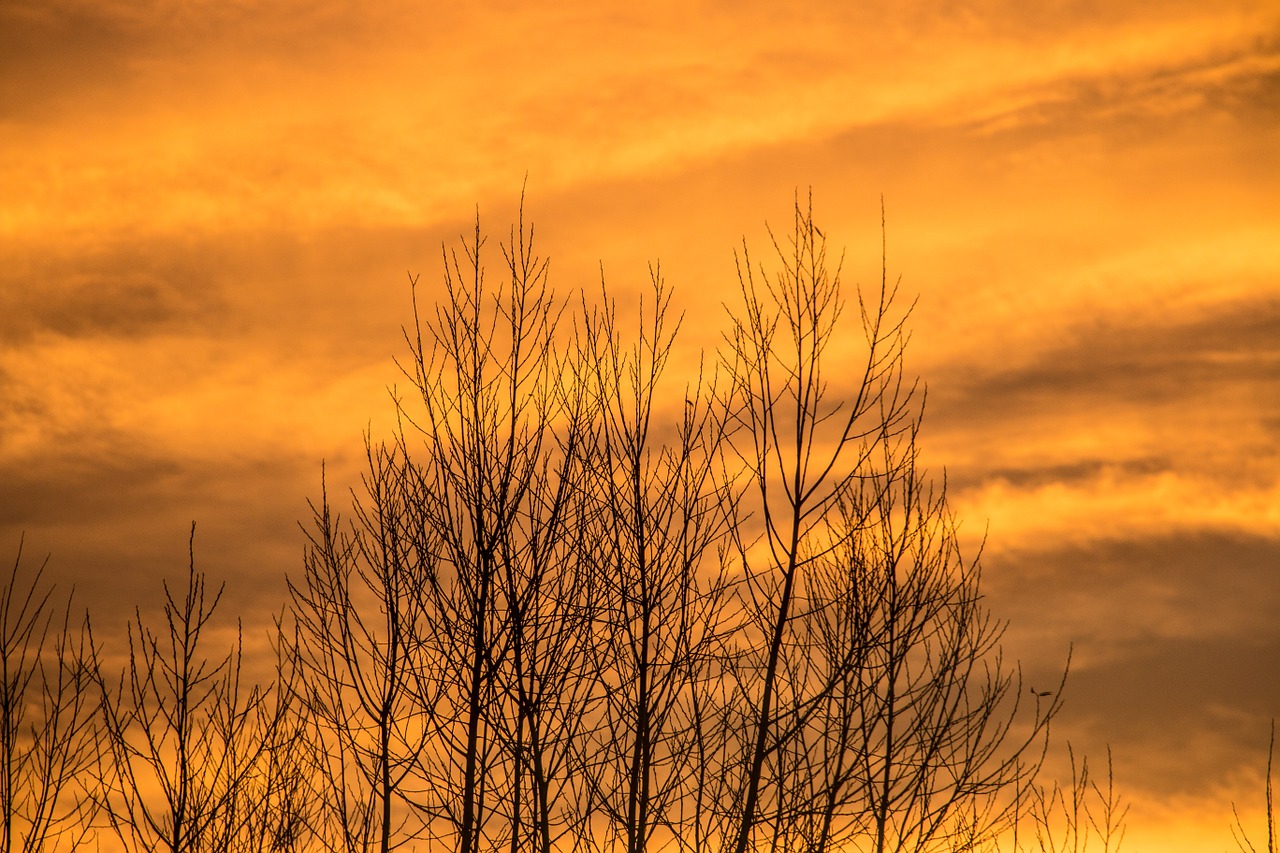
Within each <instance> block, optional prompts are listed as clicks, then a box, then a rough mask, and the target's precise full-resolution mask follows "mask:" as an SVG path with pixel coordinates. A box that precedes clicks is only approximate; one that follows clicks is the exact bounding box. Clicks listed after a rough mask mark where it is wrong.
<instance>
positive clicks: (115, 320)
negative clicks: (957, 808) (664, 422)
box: [0, 0, 1280, 853]
mask: <svg viewBox="0 0 1280 853" xmlns="http://www.w3.org/2000/svg"><path fill="white" fill-rule="evenodd" d="M522 186H526V187H527V188H526V204H525V209H526V214H527V216H528V217H530V218H531V219H532V220H533V221H534V222H535V223H536V226H537V233H538V240H539V242H540V245H541V248H542V251H543V252H544V253H545V254H546V255H548V256H550V258H551V259H552V267H551V274H552V281H553V283H554V284H555V285H556V287H557V288H558V289H560V290H561V291H562V292H566V293H567V292H571V291H573V290H575V289H577V288H584V287H585V288H588V289H591V288H594V287H596V286H598V281H599V277H600V270H601V269H603V270H604V275H605V278H606V280H607V281H608V282H609V285H610V287H611V289H612V290H613V291H614V292H615V293H617V294H618V295H619V296H620V297H623V298H625V297H626V296H627V295H628V294H635V293H638V292H639V291H640V290H641V289H642V288H643V286H644V284H645V283H646V282H647V280H648V272H647V270H648V264H649V263H651V262H658V261H660V262H661V265H662V270H663V273H664V275H665V277H666V280H667V282H668V284H670V285H671V287H672V288H673V290H674V293H675V299H674V304H675V307H676V308H678V309H680V310H682V311H684V312H685V320H684V326H683V329H682V333H681V340H680V345H681V347H682V350H681V352H682V353H683V354H684V355H683V356H682V357H683V358H684V363H686V364H692V363H694V362H695V361H696V358H697V353H698V352H699V351H700V350H701V349H704V348H705V349H707V350H708V351H710V348H714V346H715V345H716V342H717V340H718V338H719V334H720V331H721V330H722V328H723V317H724V310H723V308H722V307H721V305H722V303H724V302H726V301H730V300H732V298H733V296H734V294H735V292H736V291H735V288H736V286H737V283H736V282H737V280H736V278H735V274H734V254H733V253H734V249H735V247H739V246H741V244H742V241H743V240H744V239H745V240H746V242H747V244H748V245H750V246H752V247H756V248H758V249H759V250H760V253H761V254H762V253H763V250H764V249H765V247H766V246H767V245H768V244H767V240H768V235H767V231H766V228H765V224H766V223H767V222H769V223H774V224H775V225H780V226H783V227H785V226H786V225H787V224H788V223H789V221H790V213H791V206H792V203H793V200H794V198H795V196H796V193H797V192H799V193H800V194H801V195H805V194H807V193H808V191H809V189H810V188H812V192H813V200H814V212H815V215H816V218H817V220H818V222H819V224H820V225H821V227H822V228H823V230H824V232H825V233H826V234H827V236H828V238H829V240H830V241H831V244H832V251H839V250H840V249H841V248H843V249H844V253H845V254H844V276H845V280H846V282H848V283H850V284H851V283H854V282H862V283H864V284H873V283H874V282H876V281H878V279H879V275H880V268H881V267H880V265H881V251H880V247H881V231H880V221H881V202H882V199H883V205H884V210H885V219H886V223H887V227H886V233H885V243H886V247H887V249H886V260H887V265H888V270H889V274H890V275H891V276H893V277H900V278H901V281H902V288H903V291H904V293H909V294H911V295H912V296H918V304H917V307H916V309H915V311H914V313H913V315H912V319H911V328H912V342H911V350H910V355H909V367H910V369H911V370H912V371H913V372H914V373H916V374H918V375H919V376H920V377H921V378H922V381H923V382H924V383H925V384H926V385H927V388H928V410H927V414H926V427H925V432H924V437H923V442H924V445H925V454H926V461H927V462H928V464H929V466H930V469H931V470H932V471H934V472H935V474H936V475H937V476H939V477H940V476H941V474H942V472H944V471H945V474H946V479H947V484H948V490H949V496H950V499H951V503H952V507H953V509H954V510H955V511H956V513H957V514H958V515H959V516H960V517H961V518H962V519H963V521H964V528H963V529H964V531H965V535H966V536H968V537H969V541H970V543H971V546H972V545H975V544H976V543H977V542H978V541H979V540H981V539H982V537H983V536H984V535H985V547H984V551H983V566H984V586H985V588H986V591H987V594H988V600H989V603H990V604H991V606H992V609H993V610H994V611H995V613H996V614H997V615H998V616H1000V617H1002V618H1006V619H1008V620H1009V627H1008V630H1007V633H1006V638H1005V649H1006V654H1008V655H1010V656H1013V657H1017V658H1018V659H1020V660H1021V661H1022V664H1023V667H1024V671H1025V672H1026V674H1027V676H1028V678H1030V679H1036V678H1039V679H1041V680H1042V681H1044V682H1047V681H1048V680H1049V679H1052V678H1054V675H1055V673H1059V674H1060V670H1061V667H1062V665H1063V662H1064V661H1065V659H1066V655H1067V653H1068V649H1069V648H1070V649H1071V650H1072V658H1071V674H1070V678H1069V681H1068V688H1067V700H1066V706H1065V710H1064V711H1063V713H1062V716H1061V718H1060V720H1059V723H1058V724H1057V725H1056V727H1055V731H1054V735H1055V742H1057V743H1059V744H1065V743H1066V742H1067V741H1070V742H1071V743H1072V745H1073V747H1074V748H1075V749H1076V751H1077V752H1084V753H1087V754H1088V755H1090V757H1091V760H1092V761H1093V762H1094V763H1095V764H1096V763H1097V762H1100V761H1103V762H1104V761H1105V754H1106V749H1107V746H1108V745H1110V747H1111V750H1112V755H1113V760H1114V768H1115V776H1116V781H1117V785H1118V786H1119V787H1120V789H1121V792H1122V794H1123V795H1124V796H1125V797H1126V798H1127V799H1128V800H1129V801H1130V802H1131V803H1132V811H1131V813H1130V818H1129V834H1128V836H1127V839H1126V843H1125V849H1126V850H1130V851H1134V853H1190V851H1205V850H1223V849H1228V848H1230V847H1231V840H1230V832H1229V828H1228V827H1229V824H1230V822H1231V819H1232V818H1231V803H1232V802H1233V801H1234V802H1235V803H1236V804H1237V805H1238V806H1239V808H1240V812H1241V815H1242V817H1243V818H1244V819H1245V822H1246V824H1251V825H1252V826H1253V827H1255V828H1256V827H1260V825H1261V824H1260V823H1259V822H1258V810H1259V808H1260V806H1261V804H1262V793H1263V788H1262V771H1263V767H1264V766H1265V761H1266V743H1267V734H1268V722H1269V720H1270V719H1271V718H1274V717H1277V716H1280V619H1277V618H1276V617H1277V613H1278V612H1280V5H1277V4H1275V3H1274V2H1240V1H1239V0H1221V2H1215V3H1212V4H1209V3H1204V2H1201V0H1195V1H1194V2H1192V0H1188V2H1152V1H1151V0H1126V2H1123V3H1116V2H1101V0H1098V2H1077V1H1076V0H1052V2H1045V3H1022V2H1014V0H978V2H961V0H906V2H893V3H890V2H862V3H856V4H855V3H846V2H814V3H803V4H781V3H776V2H773V3H764V2H754V0H745V2H738V3H733V4H728V3H719V2H699V0H680V2H656V3H647V4H615V3H609V2H601V3H593V4H585V3H570V2H558V3H553V2H542V3H538V2H524V3H518V2H510V1H509V0H508V2H475V3H465V4H462V3H451V4H444V3H409V2H399V1H398V0H387V2H380V3H376V4H364V3H355V2H339V1H338V0H335V2H324V0H279V2H253V0H238V2H227V0H217V1H216V2H215V0H83V2H81V0H30V2H28V0H0V556H3V554H5V553H8V554H13V553H15V552H16V549H17V546H18V542H19V538H20V537H25V548H26V550H27V553H28V554H32V555H36V558H38V559H42V558H43V556H44V555H46V554H47V555H49V557H50V563H49V572H50V574H51V576H53V577H55V578H57V579H59V581H60V582H61V583H62V584H63V585H64V586H70V585H72V584H74V585H75V587H76V590H77V593H76V594H77V596H78V598H79V600H81V601H86V602H89V603H91V605H92V606H93V608H94V619H95V623H96V624H100V625H103V626H105V627H104V628H103V630H104V631H107V632H109V631H110V630H111V628H112V626H114V627H117V628H118V627H120V626H122V625H123V623H124V621H125V619H126V618H127V617H128V615H129V613H130V612H131V610H132V607H133V605H134V604H135V603H142V604H144V606H146V605H148V603H150V604H151V605H154V603H155V602H157V601H158V599H159V596H160V581H161V579H162V578H164V577H178V576H180V573H181V572H182V571H183V570H184V569H185V565H186V554H187V537H188V532H189V527H190V524H191V522H192V521H193V520H194V521H195V522H196V523H197V530H196V534H195V535H196V544H195V547H196V554H197V561H198V563H199V566H200V567H201V568H203V569H204V570H205V571H207V572H208V573H209V574H210V575H211V576H212V577H214V578H225V579H227V581H228V590H227V598H226V605H225V606H226V607H228V608H230V610H231V612H236V613H239V614H242V615H243V616H244V618H245V620H246V624H263V623H264V622H265V620H266V619H267V617H268V616H269V614H270V613H271V612H273V611H275V610H277V609H278V608H279V607H280V605H281V603H282V601H283V590H284V581H283V578H284V577H285V574H286V573H288V572H297V571H298V570H299V569H300V567H301V553H302V543H303V540H302V532H301V531H300V530H299V527H298V522H299V521H303V520H305V519H306V518H307V517H308V513H309V510H308V506H307V500H308V498H313V499H314V498H317V497H318V494H319V484H320V466H321V461H322V460H324V462H325V465H326V466H327V470H328V476H329V479H330V484H331V488H335V487H343V486H346V485H351V484H354V483H355V482H356V477H358V470H359V467H358V466H359V461H360V455H361V452H362V447H361V441H362V438H361V436H362V434H363V432H364V431H365V430H372V431H373V432H374V433H375V434H376V433H378V431H379V430H380V429H385V428H386V427H387V425H388V422H389V417H390V414H391V406H390V403H389V397H388V391H387V387H388V385H389V384H391V383H394V382H395V381H396V376H397V374H396V370H395V367H394V364H393V362H392V359H393V357H395V356H396V355H399V354H401V353H403V351H404V347H403V342H402V340H401V338H400V325H401V323H403V322H406V321H407V319H408V308H409V303H408V293H409V292H408V284H407V283H408V276H409V275H418V274H420V275H421V277H422V278H421V284H420V285H419V286H420V288H422V293H423V294H424V297H423V298H426V297H427V296H430V295H434V294H438V293H439V284H440V252H441V244H442V241H452V240H454V239H456V237H457V235H459V234H460V233H462V232H464V231H466V230H467V229H468V228H470V227H471V223H472V222H473V219H474V217H475V215H476V211H477V209H478V210H479V213H480V216H481V220H482V224H485V225H486V227H487V228H491V229H492V233H493V234H495V236H499V235H502V234H505V232H506V229H507V228H508V226H509V223H510V222H511V219H512V216H513V215H514V213H515V210H516V205H517V203H518V200H519V196H520V192H521V188H522ZM433 288H435V289H434V290H433ZM5 559H11V558H5ZM255 620H256V621H255ZM1052 760H1053V761H1056V762H1059V763H1058V765H1057V766H1061V764H1060V760H1061V756H1060V755H1057V757H1054V758H1053V759H1052ZM1251 822H1252V823H1251ZM1255 831H1256V830H1255Z"/></svg>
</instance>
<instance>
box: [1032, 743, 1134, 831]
mask: <svg viewBox="0 0 1280 853" xmlns="http://www.w3.org/2000/svg"><path fill="white" fill-rule="evenodd" d="M1067 759H1068V766H1069V767H1070V771H1071V779H1070V782H1069V784H1068V785H1066V786H1064V785H1060V784H1058V783H1056V782H1055V783H1054V784H1052V785H1049V786H1045V785H1035V786H1034V787H1033V788H1032V789H1031V803H1030V817H1031V820H1032V825H1033V831H1034V843H1035V845H1036V846H1035V847H1034V848H1026V849H1031V850H1036V851H1037V853H1084V851H1085V850H1088V849H1097V846H1096V845H1094V847H1093V848H1090V842H1091V841H1096V842H1098V843H1099V844H1101V845H1102V851H1103V853H1114V851H1116V850H1119V849H1120V845H1121V844H1122V843H1123V842H1124V832H1125V816H1126V814H1127V813H1128V811H1129V807H1128V805H1127V804H1125V803H1124V802H1123V801H1122V800H1121V798H1120V796H1119V794H1118V793H1117V791H1116V788H1115V776H1114V773H1113V768H1112V762H1111V750H1110V749H1108V750H1107V778H1106V781H1105V783H1099V781H1098V780H1096V779H1094V778H1093V776H1092V775H1091V774H1090V772H1089V759H1088V758H1087V757H1086V758H1081V759H1080V760H1079V761H1077V760H1076V755H1075V751H1074V750H1072V748H1071V745H1070V744H1067ZM1022 849H1023V848H1022V847H1020V846H1019V844H1018V841H1017V836H1016V835H1015V836H1014V853H1020V851H1021V850H1022Z"/></svg>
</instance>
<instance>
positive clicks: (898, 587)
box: [293, 200, 1060, 853]
mask: <svg viewBox="0 0 1280 853" xmlns="http://www.w3.org/2000/svg"><path fill="white" fill-rule="evenodd" d="M485 242H486V241H485V239H484V237H483V235H482V232H481V230H480V225H479V220H478V218H477V222H476V225H475V229H474V232H473V234H472V235H471V236H470V237H469V238H468V239H466V240H464V241H463V242H462V247H461V252H459V251H457V250H455V251H452V252H450V251H448V250H446V251H445V255H444V280H443V292H444V296H443V299H442V301H441V303H440V304H439V305H438V306H437V307H436V308H435V310H434V311H423V310H422V309H420V308H419V306H418V301H417V298H418V290H417V282H418V279H417V278H416V277H414V278H412V279H411V288H412V292H413V304H414V309H413V323H412V325H411V326H410V327H409V328H408V329H406V331H405V338H406V341H407V343H408V347H409V356H408V358H407V360H406V361H405V362H404V363H403V364H402V370H403V372H404V374H405V375H406V376H407V377H408V379H409V380H410V382H411V383H412V388H413V393H412V394H411V395H410V396H409V397H408V398H404V397H401V396H399V395H398V394H397V395H396V397H395V400H396V407H397V413H398V415H399V423H400V426H399V429H398V431H397V432H396V434H395V436H394V438H393V441H392V442H391V443H390V444H386V445H384V444H375V443H374V442H373V441H372V439H371V438H370V439H369V442H368V445H367V452H368V457H369V469H368V473H367V474H366V482H365V489H364V492H363V494H362V496H361V497H359V498H358V499H357V501H356V510H355V514H354V524H353V525H352V526H351V527H350V528H349V529H347V530H345V531H343V530H341V529H340V525H339V524H338V523H337V521H336V518H335V517H334V516H333V515H332V514H331V512H330V509H329V504H328V501H327V498H326V499H325V500H324V501H322V503H321V506H320V508H319V509H317V512H316V524H315V529H316V531H317V532H316V533H315V534H314V535H313V538H312V540H311V548H310V550H309V556H308V561H307V573H306V575H305V578H304V580H303V581H302V582H300V583H299V584H298V585H297V586H295V587H293V599H294V612H295V615H296V616H297V619H298V623H299V625H300V627H301V632H300V643H301V645H300V646H299V649H298V655H299V660H302V661H305V666H306V667H307V668H308V671H309V672H311V673H312V674H316V675H318V676H319V678H318V680H316V681H315V686H313V688H312V692H311V693H310V694H309V699H308V703H307V704H308V707H309V709H310V712H311V714H312V716H313V718H314V719H316V720H318V721H320V724H319V727H318V728H316V729H315V730H314V737H315V738H316V744H315V749H314V755H316V756H318V757H319V759H320V760H321V761H322V762H324V763H325V764H324V766H326V767H328V768H329V769H328V770H327V771H326V773H325V778H326V779H327V780H328V783H327V784H328V785H329V788H330V790H331V792H332V793H331V797H333V798H334V799H333V802H334V803H338V804H339V805H338V806H337V808H338V809H339V811H341V812H342V816H341V817H340V819H339V820H338V823H339V824H340V825H342V826H344V827H348V828H349V827H353V826H354V827H355V830H354V835H352V836H350V838H355V839H357V840H356V841H354V842H352V841H350V840H349V841H347V842H344V843H343V844H341V845H337V846H336V847H335V848H334V849H343V850H356V849H361V850H363V849H366V848H369V847H372V846H377V847H378V849H381V850H387V849H389V848H390V846H392V845H391V836H392V834H393V832H392V830H391V828H390V827H391V817H390V816H391V814H392V811H393V810H398V813H399V814H400V815H401V816H402V819H403V820H408V816H409V815H410V814H413V815H415V816H416V818H415V819H416V820H419V821H420V822H421V823H420V825H415V826H414V827H413V828H408V827H409V825H408V824H403V825H398V826H402V827H404V828H403V829H401V828H397V829H396V830H395V832H396V833H399V834H398V835H397V837H398V838H401V839H409V838H412V837H422V838H424V839H427V840H430V841H432V842H435V843H440V844H446V845H448V846H451V847H453V848H454V849H457V850H459V851H464V853H473V851H476V850H479V849H481V848H484V849H489V848H499V847H505V848H509V849H511V850H513V851H514V850H524V849H533V850H541V851H550V850H551V849H553V848H557V847H561V846H583V847H593V848H601V849H615V848H621V847H625V848H626V849H627V850H628V851H629V853H630V851H641V850H649V849H657V848H660V847H663V846H672V845H675V846H679V847H682V848H686V849H692V850H730V849H731V850H734V851H737V853H746V851H748V850H754V849H758V848H762V847H771V848H776V849H801V848H803V849H808V850H830V849H839V848H841V847H842V846H847V845H849V844H855V845H859V846H865V847H866V848H867V849H871V850H875V851H876V853H883V851H887V850H894V851H900V850H906V849H918V850H934V849H951V848H956V849H959V847H957V845H960V846H961V847H963V846H964V845H968V846H969V847H976V846H979V845H981V844H983V843H985V842H987V841H989V840H990V839H991V838H992V837H994V834H995V833H997V832H998V831H999V830H1000V829H1001V828H1002V827H1004V826H1005V825H1007V823H1008V821H1009V820H1010V819H1011V817H1012V814H1013V809H1014V807H1015V805H1016V802H1017V799H1018V798H1017V796H1016V792H1017V791H1018V790H1020V786H1021V785H1022V784H1023V783H1027V782H1029V781H1030V779H1031V778H1032V777H1033V776H1034V774H1035V772H1036V770H1037V768H1038V766H1039V758H1040V756H1041V755H1042V752H1040V753H1038V752H1037V750H1038V749H1040V748H1041V747H1040V744H1042V743H1043V741H1044V738H1045V737H1047V731H1048V725H1049V722H1050V720H1051V719H1052V717H1053V716H1054V714H1056V712H1057V710H1058V708H1059V707H1060V698H1059V695H1060V690H1059V691H1057V692H1056V693H1054V694H1053V698H1052V699H1051V700H1050V701H1047V702H1039V701H1037V702H1036V703H1035V705H1034V707H1033V708H1027V707H1026V704H1025V702H1024V701H1023V691H1022V688H1021V682H1020V680H1019V677H1018V673H1017V670H1016V668H1015V667H1010V666H1008V665H1006V664H1005V663H1004V660H1003V658H1002V656H1001V654H1000V646H999V642H1000V637H1001V632H1002V625H1001V623H999V622H997V621H995V620H994V619H993V618H992V617H991V616H990V614H989V613H988V612H987V610H986V609H985V607H984V606H983V605H982V599H981V595H980V590H979V584H980V576H981V575H980V568H979V563H978V561H977V559H976V558H968V559H966V558H965V557H964V556H963V555H962V553H961V549H960V546H959V536H958V532H957V523H956V522H955V520H954V518H953V517H952V514H951V512H950V510H949V509H948V506H947V502H946V491H945V484H944V485H943V486H939V487H937V488H936V489H935V488H934V487H933V486H932V485H931V483H930V481H929V479H928V477H927V475H926V473H925V472H924V471H923V469H922V467H921V466H920V463H919V455H920V453H919V435H920V424H921V418H922V410H923V394H922V393H919V392H918V389H917V386H916V384H915V383H914V382H911V381H908V380H907V379H906V377H905V375H904V353H905V347H906V342H907V337H908V336H907V332H906V321H907V318H908V315H909V310H908V311H900V310H899V309H898V308H897V307H896V301H897V300H896V291H897V287H896V285H894V286H890V284H889V282H888V281H887V277H886V276H885V275H884V274H883V267H882V275H881V280H880V284H879V288H878V290H877V291H876V292H874V293H872V294H870V295H864V294H863V293H861V292H859V294H858V297H857V306H858V310H857V312H856V314H854V315H853V322H852V323H851V324H850V323H849V316H848V315H846V313H845V305H844V303H843V301H842V298H843V297H842V293H841V285H840V271H839V267H838V266H837V268H836V269H835V271H834V273H833V272H832V271H830V270H828V268H827V264H826V249H825V237H824V235H823V233H822V232H821V230H820V229H819V228H818V226H817V225H816V224H815V222H814V218H813V215H812V206H811V204H810V205H809V206H808V207H803V206H802V205H801V204H800V203H799V200H797V203H796V205H795V209H794V218H793V230H792V233H791V234H790V235H789V239H788V240H786V241H779V240H777V239H776V238H775V239H774V249H775V251H776V254H777V257H778V262H779V269H778V270H777V271H776V272H774V273H771V272H769V271H768V270H767V269H765V268H764V267H757V266H756V265H755V264H754V263H753V261H752V259H751V256H750V254H749V252H748V250H747V248H746V247H745V244H744V248H743V250H742V253H741V254H740V255H739V267H738V270H739V283H740V290H741V296H742V306H741V308H740V309H738V311H737V313H736V314H732V315H731V317H730V331H729V333H728V334H727V335H726V346H725V348H724V351H723V352H722V357H721V359H720V362H719V368H718V374H717V375H718V378H716V377H715V376H712V377H701V376H700V377H698V379H697V381H696V382H695V383H693V384H691V385H689V386H687V387H686V389H685V394H684V397H683V402H684V405H683V407H681V406H679V405H677V406H675V407H674V408H676V409H678V410H680V411H678V412H677V413H676V414H675V417H674V419H673V420H674V422H673V423H671V424H670V425H669V426H667V427H665V428H663V427H662V426H659V427H658V428H657V429H655V428H654V427H653V424H654V423H655V419H658V418H662V417H664V416H665V414H666V412H664V411H662V407H661V405H660V401H661V396H660V394H659V392H658V391H657V388H658V385H659V380H660V377H661V375H662V373H663V370H664V367H665V365H666V362H667V360H668V357H669V354H670V352H671V348H672V346H673V343H672V342H673V340H674V335H675V328H674V327H669V326H668V325H667V312H668V310H669V304H670V302H669V296H668V294H667V291H666V289H665V285H664V284H663V283H662V280H661V276H660V274H659V273H658V271H657V270H656V269H655V270H654V271H653V273H652V282H651V287H650V290H649V293H650V294H652V303H651V306H652V307H651V308H646V303H645V302H643V301H642V302H641V310H640V326H639V331H638V335H637V336H636V338H635V339H634V342H628V341H627V340H626V338H625V336H624V335H623V333H622V332H621V324H620V322H619V320H618V319H617V312H616V307H615V305H614V304H613V303H612V302H611V301H610V300H609V297H608V294H607V292H606V293H605V295H604V307H603V308H600V309H593V308H591V307H589V306H588V305H587V304H586V300H585V298H584V299H583V300H582V301H581V309H580V310H575V309H574V303H571V302H566V301H562V300H560V299H558V298H557V297H556V296H555V294H554V292H553V291H552V290H551V288H550V285H549V281H548V266H547V262H546V260H545V259H543V258H540V257H539V256H538V255H537V254H536V252H535V251H534V248H533V229H532V227H526V225H525V222H524V218H523V206H522V208H521V216H520V220H519V221H518V223H517V224H516V226H515V227H513V228H512V230H511V234H510V239H509V241H508V242H507V243H505V244H503V245H502V246H501V253H502V262H503V265H502V269H501V272H500V275H499V280H498V283H497V284H494V283H493V282H492V281H491V280H487V279H486V259H485V258H486V256H485V254H484V247H485ZM675 325H676V326H678V323H676V324H675ZM849 325H852V327H853V328H852V329H850V328H848V326H849ZM833 365H835V366H833ZM679 399H680V398H677V400H679ZM352 768H355V770H354V771H353V769H352ZM1011 792H1012V794H1013V795H1010V794H1011ZM348 796H350V801H349V802H350V804H351V805H350V809H349V808H348V806H347V805H346V803H348V800H347V797H348ZM379 814H380V815H381V817H379V816H378V815H379ZM353 821H354V822H353ZM375 827H376V828H378V829H377V832H374V831H373V829H372V828H375ZM344 831H345V830H344Z"/></svg>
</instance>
